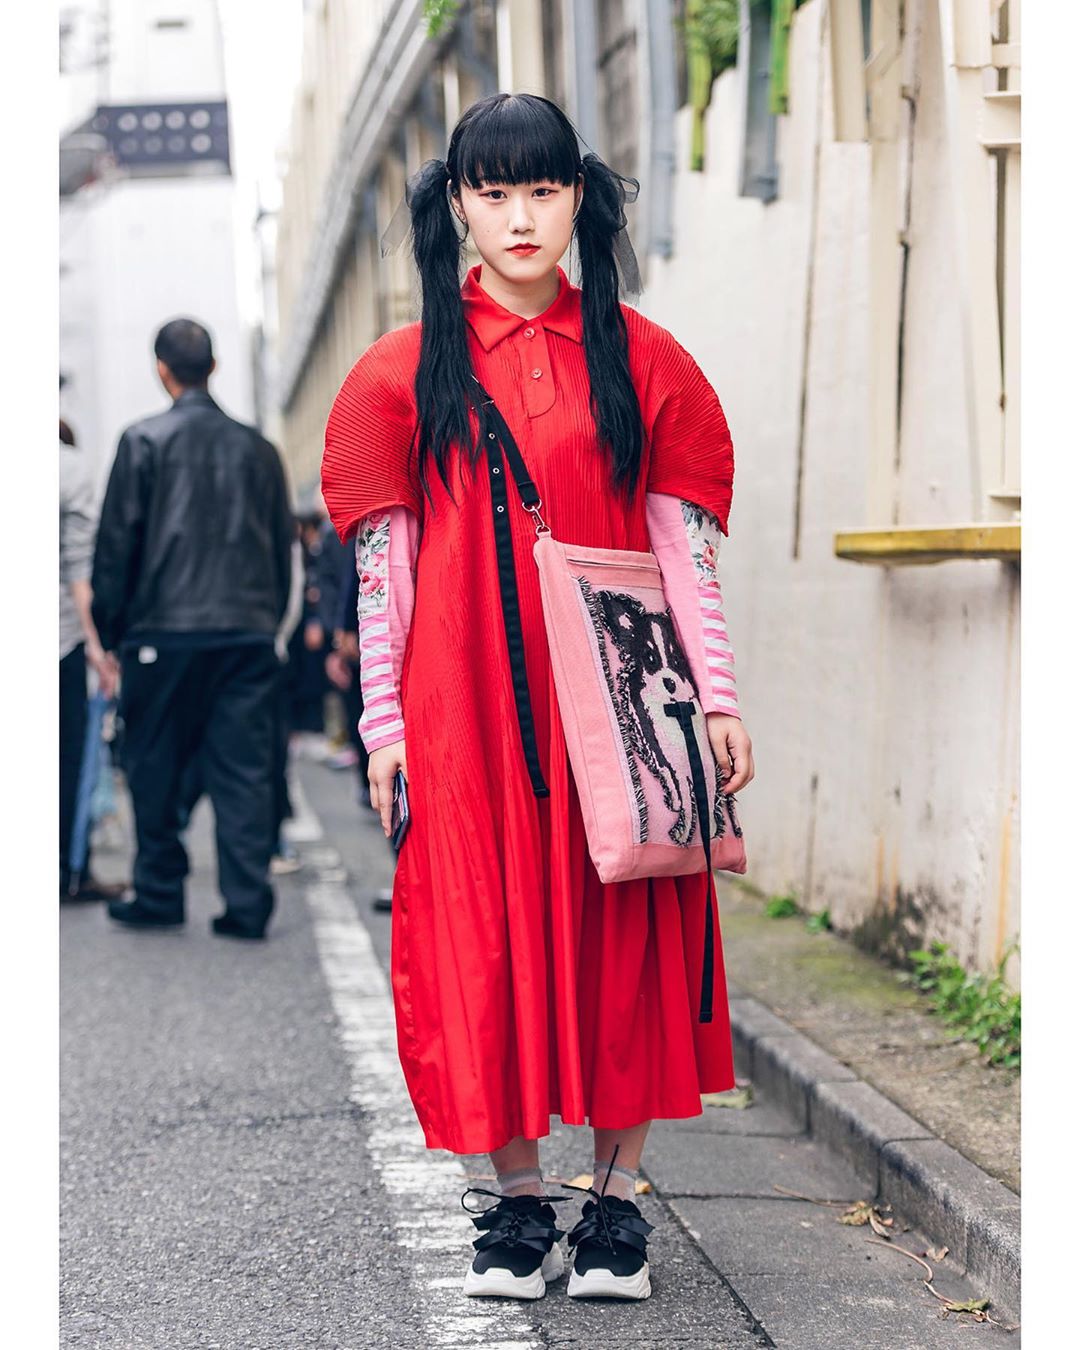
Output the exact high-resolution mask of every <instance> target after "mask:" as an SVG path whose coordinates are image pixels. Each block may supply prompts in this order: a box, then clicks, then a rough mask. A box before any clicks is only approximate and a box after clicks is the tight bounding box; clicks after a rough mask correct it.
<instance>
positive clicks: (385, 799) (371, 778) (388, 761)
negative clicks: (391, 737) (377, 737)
mask: <svg viewBox="0 0 1080 1350" xmlns="http://www.w3.org/2000/svg"><path fill="white" fill-rule="evenodd" d="M399 769H400V770H401V772H402V773H403V774H404V775H405V781H406V782H408V780H409V770H408V768H407V767H406V764H405V742H404V740H400V741H392V742H391V744H390V745H382V746H380V747H379V748H378V750H372V752H371V754H370V755H369V756H368V771H367V776H368V787H369V788H370V791H371V805H372V808H373V809H374V810H376V811H378V813H379V817H380V819H381V820H382V827H383V834H385V835H386V837H387V838H388V839H389V837H390V817H391V813H392V811H393V809H394V777H395V775H396V774H397V771H398V770H399Z"/></svg>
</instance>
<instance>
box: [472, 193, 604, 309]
mask: <svg viewBox="0 0 1080 1350" xmlns="http://www.w3.org/2000/svg"><path fill="white" fill-rule="evenodd" d="M581 191H582V189H581V184H580V181H579V183H578V184H577V185H576V186H573V187H567V186H565V185H564V184H562V183H554V182H551V181H550V180H546V179H545V180H544V181H542V182H538V183H504V184H499V183H483V184H481V186H480V187H479V188H471V187H469V186H468V185H467V184H465V183H463V184H462V185H461V196H460V198H455V199H454V210H455V212H456V213H457V216H458V219H459V220H461V221H462V222H464V223H465V224H467V225H468V227H469V233H470V234H471V235H472V237H473V239H474V241H475V243H476V247H477V250H478V252H479V254H480V257H481V258H482V259H483V261H484V264H485V265H486V266H487V267H489V268H491V270H492V271H494V272H496V273H497V274H498V275H499V276H500V277H502V278H504V279H505V280H506V281H507V282H510V283H512V284H517V285H521V284H522V283H528V282H532V281H537V280H539V279H540V278H541V277H544V276H547V275H548V273H550V272H551V271H553V270H554V268H555V266H556V264H557V263H558V261H559V259H560V258H561V257H562V256H563V254H564V253H565V252H566V250H567V249H568V248H569V246H570V236H571V235H572V234H573V230H574V213H575V211H576V210H577V206H578V203H579V202H580V200H581Z"/></svg>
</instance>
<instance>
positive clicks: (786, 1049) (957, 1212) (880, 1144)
mask: <svg viewBox="0 0 1080 1350" xmlns="http://www.w3.org/2000/svg"><path fill="white" fill-rule="evenodd" d="M729 1006H730V1009H731V1035H732V1041H733V1043H734V1048H735V1063H736V1066H737V1068H738V1071H739V1073H740V1074H743V1075H745V1076H746V1077H748V1078H750V1079H751V1080H752V1082H753V1083H754V1085H755V1087H760V1088H761V1089H762V1090H763V1091H764V1092H765V1093H766V1095H767V1096H768V1097H770V1098H771V1099H772V1100H773V1101H775V1102H776V1103H777V1104H778V1105H779V1106H780V1107H781V1108H782V1109H784V1110H786V1111H787V1112H788V1113H789V1114H790V1115H791V1116H793V1117H794V1119H795V1120H796V1122H797V1123H798V1124H799V1126H800V1128H801V1129H802V1130H803V1131H805V1133H807V1134H808V1135H809V1136H810V1137H811V1138H813V1139H816V1140H818V1141H819V1142H820V1143H823V1144H825V1145H826V1147H828V1148H829V1149H831V1150H832V1151H833V1152H834V1153H837V1154H839V1156H840V1157H842V1158H843V1159H844V1160H845V1161H846V1162H847V1163H848V1164H849V1165H850V1166H851V1167H853V1168H854V1170H855V1172H856V1173H857V1174H858V1176H859V1177H860V1179H861V1180H863V1181H865V1182H866V1183H867V1185H868V1186H872V1187H873V1188H874V1194H875V1197H876V1199H877V1200H878V1201H880V1202H887V1203H889V1204H891V1205H892V1207H893V1209H894V1211H895V1212H896V1214H897V1216H898V1217H899V1218H900V1219H901V1220H902V1221H903V1222H904V1223H909V1224H911V1225H913V1226H916V1227H918V1228H921V1229H922V1230H923V1231H924V1232H925V1233H926V1234H927V1236H928V1237H931V1238H932V1239H933V1240H934V1241H935V1242H938V1243H942V1244H944V1245H945V1246H947V1247H948V1248H949V1255H950V1256H951V1257H952V1258H953V1259H954V1260H955V1261H956V1262H957V1263H958V1264H959V1265H961V1266H962V1267H963V1268H964V1269H965V1270H966V1272H967V1273H968V1275H970V1276H971V1278H972V1279H973V1280H975V1281H976V1282H977V1283H978V1285H979V1287H980V1293H982V1294H984V1295H985V1296H986V1297H987V1298H990V1299H992V1300H993V1301H994V1303H996V1304H998V1305H999V1306H1000V1307H1001V1308H1003V1309H1005V1310H1006V1311H1007V1312H1008V1313H1010V1314H1011V1315H1017V1314H1018V1313H1019V1311H1020V1197H1019V1196H1018V1195H1015V1194H1014V1193H1013V1192H1012V1191H1010V1190H1009V1188H1008V1187H1007V1186H1004V1185H1002V1183H1001V1182H1000V1181H997V1180H995V1178H993V1177H991V1176H988V1175H987V1174H986V1173H985V1172H984V1171H983V1170H982V1168H980V1167H976V1165H975V1164H974V1163H973V1162H970V1161H969V1160H968V1159H967V1158H965V1157H964V1156H963V1154H961V1153H958V1152H957V1151H956V1149H954V1148H952V1147H950V1146H949V1145H948V1144H946V1143H944V1142H943V1141H942V1140H940V1139H938V1138H937V1137H936V1136H935V1135H934V1134H933V1133H932V1132H931V1131H930V1130H928V1129H927V1128H926V1127H925V1126H924V1125H921V1124H920V1123H919V1122H918V1121H917V1120H915V1119H914V1118H913V1117H911V1116H909V1115H908V1114H907V1113H906V1112H905V1111H902V1110H901V1109H900V1108H899V1107H898V1106H897V1105H896V1104H895V1103H894V1102H891V1101H890V1100H889V1099H888V1097H886V1096H884V1095H883V1094H882V1093H880V1092H878V1090H877V1089H876V1088H873V1087H871V1086H870V1084H869V1083H865V1082H863V1081H862V1079H860V1078H859V1076H858V1075H857V1074H856V1073H855V1072H853V1070H851V1069H849V1068H848V1067H847V1066H846V1065H845V1064H842V1063H841V1062H840V1061H839V1060H838V1059H835V1058H834V1057H833V1056H832V1055H830V1054H828V1053H827V1052H826V1051H824V1050H822V1048H821V1047H820V1046H819V1045H816V1044H815V1043H814V1042H813V1041H812V1040H810V1038H809V1037H808V1036H804V1035H803V1034H802V1032H799V1031H796V1030H795V1028H794V1027H792V1026H791V1025H790V1024H789V1023H788V1022H785V1021H784V1020H783V1018H781V1017H777V1016H776V1014H775V1013H772V1012H770V1011H769V1009H768V1008H766V1007H765V1005H764V1004H762V1003H759V1002H758V1001H757V999H755V998H748V997H744V996H742V995H739V996H733V997H732V998H731V1000H730V1005H729Z"/></svg>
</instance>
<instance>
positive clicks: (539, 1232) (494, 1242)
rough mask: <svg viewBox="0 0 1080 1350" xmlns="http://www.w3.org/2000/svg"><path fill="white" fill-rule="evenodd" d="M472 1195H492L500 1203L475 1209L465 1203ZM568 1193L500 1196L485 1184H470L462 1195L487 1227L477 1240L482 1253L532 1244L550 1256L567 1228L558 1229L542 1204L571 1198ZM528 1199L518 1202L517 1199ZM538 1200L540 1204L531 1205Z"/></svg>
mask: <svg viewBox="0 0 1080 1350" xmlns="http://www.w3.org/2000/svg"><path fill="white" fill-rule="evenodd" d="M470 1195H488V1196H491V1198H492V1199H493V1200H495V1201H496V1202H497V1203H496V1204H494V1205H488V1206H487V1207H485V1208H483V1209H473V1208H471V1207H470V1206H469V1205H467V1204H466V1203H465V1201H466V1198H467V1197H468V1196H470ZM569 1199H570V1196H568V1195H500V1194H499V1193H498V1192H497V1191H489V1190H486V1189H485V1188H484V1187H483V1186H470V1187H469V1189H468V1190H467V1191H465V1193H464V1194H463V1195H462V1197H461V1207H462V1209H463V1210H464V1211H465V1213H466V1214H468V1215H469V1216H470V1217H471V1218H472V1221H473V1223H474V1224H475V1226H476V1227H477V1228H479V1229H482V1230H483V1229H486V1230H487V1231H486V1232H481V1235H480V1236H479V1237H478V1238H477V1239H476V1240H475V1241H474V1242H473V1246H474V1247H475V1248H476V1250H477V1251H478V1252H482V1251H485V1250H486V1249H487V1248H488V1247H494V1246H506V1247H517V1246H523V1247H532V1248H533V1250H534V1251H538V1252H540V1253H541V1254H542V1255H545V1256H546V1255H547V1253H548V1252H549V1251H550V1249H551V1248H552V1246H553V1245H554V1244H555V1243H556V1242H558V1241H559V1239H560V1238H561V1237H565V1235H566V1234H565V1230H564V1229H562V1228H556V1226H555V1225H554V1224H553V1223H552V1222H551V1221H550V1220H549V1219H548V1217H547V1216H546V1215H545V1214H543V1213H541V1212H540V1206H541V1205H560V1204H563V1203H565V1201H567V1200H569ZM515 1200H517V1201H524V1202H525V1203H524V1204H516V1205H515V1204H514V1203H513V1201H515ZM529 1201H535V1202H536V1204H535V1205H533V1204H530V1203H528V1202H529Z"/></svg>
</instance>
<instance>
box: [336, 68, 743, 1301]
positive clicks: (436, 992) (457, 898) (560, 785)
mask: <svg viewBox="0 0 1080 1350" xmlns="http://www.w3.org/2000/svg"><path fill="white" fill-rule="evenodd" d="M623 201H624V192H623V188H622V181H621V180H620V179H619V177H618V175H617V174H615V173H613V172H612V171H611V170H610V169H608V168H607V166H606V165H605V164H604V163H603V162H602V161H601V160H600V159H598V158H597V156H595V155H592V154H586V155H585V156H584V157H582V155H581V154H580V152H579V149H578V140H577V136H576V133H575V132H574V129H573V127H572V126H571V124H570V123H569V121H568V120H567V118H566V117H565V115H564V114H563V113H562V112H561V111H560V110H559V109H558V108H557V107H556V106H555V105H554V104H552V103H550V102H548V101H547V100H546V99H542V98H538V97H535V96H533V95H508V94H499V95H496V96H494V97H491V98H487V99H484V100H482V101H481V102H479V103H476V104H474V105H473V106H472V107H471V108H469V109H468V111H467V112H466V113H465V114H464V116H463V117H462V118H461V121H460V122H459V123H458V125H457V127H456V128H455V130H454V133H453V135H452V137H451V140H450V146H449V151H448V154H447V159H446V161H445V162H443V161H430V162H429V163H428V164H426V165H425V166H424V168H423V169H422V170H421V171H420V172H419V173H418V174H417V175H416V177H415V178H414V180H413V182H412V184H411V186H410V193H409V206H410V210H411V216H412V229H413V250H414V255H415V259H416V263H417V266H418V268H419V272H420V278H421V282H422V286H423V309H422V319H421V322H420V323H416V324H411V325H409V326H408V327H405V328H401V329H398V330H397V331H395V332H391V333H387V334H386V335H385V336H384V337H382V338H380V339H379V340H378V341H377V342H376V343H374V345H373V346H372V347H371V348H370V349H369V350H368V351H367V352H366V353H365V354H364V355H363V356H362V357H361V359H360V360H359V361H358V362H357V364H356V365H355V366H354V367H353V369H352V371H351V372H350V374H349V375H348V377H347V378H346V380H345V383H344V385H343V386H342V389H341V392H340V393H339V395H338V397H337V399H336V401H335V403H334V406H333V409H332V411H331V414H330V418H329V422H328V425H327V430H326V452H325V457H324V460H323V494H324V496H325V498H326V503H327V506H328V508H329V510H330V513H331V517H332V519H333V522H334V524H335V526H336V527H337V530H338V532H339V534H340V535H341V537H342V538H343V539H345V538H347V537H349V536H350V535H352V534H356V536H357V543H356V548H357V565H358V569H359V572H360V599H359V616H360V642H361V683H362V687H363V694H364V709H365V711H364V717H363V720H362V724H361V729H362V731H363V735H364V740H365V743H366V745H367V747H368V749H369V751H370V754H371V759H370V767H369V780H370V784H371V795H372V802H373V805H374V806H375V807H376V809H377V810H379V811H380V812H381V815H382V821H383V827H384V829H385V830H387V831H389V827H390V813H391V802H392V792H393V781H394V777H395V775H396V773H397V771H398V770H399V769H400V770H401V771H402V772H403V773H404V774H405V776H406V777H407V780H408V795H409V803H410V808H411V817H412V818H411V825H410V827H409V832H408V834H407V836H406V838H405V841H404V844H403V846H402V849H401V853H400V857H399V862H398V869H397V877H396V882H395V887H394V900H393V915H394V918H393V957H392V967H393V969H392V977H393V989H394V999H395V1006H396V1013H397V1026H398V1045H399V1051H400V1055H401V1061H402V1066H403V1068H404V1071H405V1077H406V1080H407V1082H408V1087H409V1091H410V1094H411V1096H412V1100H413V1104H414V1106H415V1108H416V1113H417V1116H418V1118H419V1121H420V1124H421V1126H422V1127H423V1130H424V1134H425V1137H426V1141H427V1144H428V1146H429V1147H431V1148H444V1149H450V1150H452V1151H453V1152H455V1153H490V1155H491V1160H492V1163H493V1165H494V1169H495V1173H496V1175H497V1177H498V1182H499V1198H498V1203H497V1204H495V1205H494V1206H492V1207H491V1208H489V1209H487V1210H485V1211H484V1212H483V1213H481V1214H480V1215H478V1217H477V1218H476V1219H475V1220H474V1222H475V1223H476V1225H477V1227H478V1228H480V1229H481V1236H480V1237H479V1238H478V1239H477V1241H476V1242H475V1243H474V1246H475V1247H476V1248H477V1252H476V1256H475V1258H474V1260H473V1262H472V1265H471V1267H470V1269H469V1271H468V1273H467V1276H466V1281H465V1290H466V1292H467V1293H470V1294H495V1295H509V1296H512V1297H518V1298H538V1297H540V1296H541V1295H542V1294H543V1293H544V1290H545V1281H547V1280H551V1279H553V1278H555V1276H556V1275H558V1274H559V1273H560V1272H561V1270H562V1267H563V1258H562V1255H561V1250H560V1248H559V1245H558V1238H559V1237H560V1236H561V1233H560V1230H559V1229H558V1228H557V1227H556V1219H555V1211H554V1209H553V1207H552V1205H551V1204H550V1203H549V1199H550V1198H549V1197H546V1196H545V1192H544V1186H543V1181H542V1176H541V1172H540V1164H539V1151H538V1150H539V1145H538V1140H539V1139H540V1138H541V1137H542V1136H543V1135H546V1134H547V1133H548V1131H549V1120H550V1117H551V1115H552V1114H556V1115H559V1116H561V1118H562V1119H563V1120H564V1121H566V1122H568V1123H573V1124H582V1123H585V1122H586V1121H588V1123H589V1124H590V1125H591V1126H592V1131H593V1140H594V1161H595V1179H594V1185H593V1188H592V1191H591V1198H590V1199H588V1200H586V1202H585V1204H584V1209H583V1213H582V1218H581V1220H580V1222H578V1223H577V1224H576V1225H575V1226H574V1227H573V1230H572V1231H571V1233H570V1247H571V1250H572V1252H573V1256H574V1264H573V1269H572V1271H571V1276H570V1283H569V1293H570V1294H571V1295H573V1296H582V1295H586V1296H587V1295H592V1294H603V1295H614V1296H619V1297H624V1298H645V1297H647V1296H648V1294H649V1292H650V1287H649V1267H648V1261H647V1259H646V1238H647V1236H648V1233H649V1232H650V1231H651V1229H650V1225H649V1224H647V1223H646V1222H645V1220H644V1219H643V1218H642V1216H641V1214H640V1211H639V1210H638V1208H637V1206H636V1204H635V1203H634V1198H633V1197H634V1194H635V1187H634V1183H635V1179H636V1176H637V1169H638V1166H639V1163H640V1160H641V1154H642V1149H643V1146H644V1143H645V1137H646V1134H647V1133H648V1129H649V1123H650V1121H652V1120H654V1119H656V1118H674V1117H688V1116H695V1115H698V1114H700V1112H701V1100H700V1097H701V1093H703V1092H717V1091H723V1090H724V1089H727V1088H730V1087H731V1086H732V1085H733V1082H734V1077H733V1072H732V1060H731V1039H730V1028H729V1024H728V1017H727V1001H726V990H725V984H724V973H723V961H722V959H717V960H716V963H715V976H714V986H713V996H714V1004H715V1007H716V1010H717V1012H716V1015H715V1018H714V1020H713V1021H712V1022H709V1023H701V1022H699V1021H698V1020H697V1015H698V1003H697V995H698V991H699V988H700V985H701V980H702V969H703V950H704V930H705V903H706V902H705V896H706V886H707V878H706V876H705V874H704V873H701V874H698V875H695V876H685V877H674V878H673V877H664V878H653V879H650V880H643V881H630V882H624V883H620V884H616V885H602V884H601V882H600V880H599V877H598V875H597V873H596V871H595V868H594V867H593V865H592V863H591V861H590V858H589V853H588V848H587V845H586V840H585V835H584V827H583V823H582V815H581V810H580V807H579V804H578V798H577V793H576V789H575V785H574V781H573V777H572V775H571V773H570V770H569V766H568V761H567V753H566V743H565V741H564V738H563V729H562V723H561V721H560V717H559V710H558V704H557V701H556V696H555V690H554V684H553V682H552V675H551V665H550V661H549V656H548V647H547V639H546V636H545V630H544V622H543V615H542V610H541V603H540V593H539V586H538V582H537V572H536V568H535V566H534V564H533V561H532V545H533V542H534V538H535V536H534V532H533V529H532V527H531V522H530V520H529V519H528V517H527V516H526V515H525V513H524V512H518V511H514V512H513V519H512V528H513V551H514V565H515V570H516V574H517V581H518V588H519V593H520V609H521V625H522V629H523V633H524V646H525V651H524V662H525V668H526V670H527V677H528V688H529V694H530V697H531V703H532V711H533V717H534V721H535V740H536V744H537V747H538V752H539V757H540V766H541V769H542V772H543V776H544V780H545V782H546V783H547V785H548V786H549V788H550V795H548V796H546V797H543V796H539V797H538V796H535V795H534V793H533V791H532V789H531V786H530V778H529V773H528V770H527V767H526V763H525V758H524V756H523V753H522V740H521V735H520V732H519V725H518V718H517V715H516V712H515V701H514V690H513V687H512V677H511V667H510V661H509V657H508V649H507V638H506V635H505V631H504V628H503V623H502V618H501V614H500V608H499V606H500V599H499V594H500V593H499V572H498V567H497V562H496V553H495V542H494V536H493V529H492V500H491V492H490V488H489V485H488V481H489V480H488V477H487V471H486V467H485V466H484V465H483V463H481V466H480V468H479V469H478V468H477V462H478V458H479V456H480V455H481V453H482V452H481V451H480V448H479V446H478V444H477V442H478V429H477V428H478V422H477V417H476V414H475V412H474V411H473V401H474V394H473V391H474V390H475V389H476V387H477V385H476V380H478V381H479V382H480V385H482V386H483V388H484V389H485V390H486V391H487V392H488V394H489V395H490V396H491V397H492V398H493V399H494V400H495V402H496V404H497V406H498V408H499V410H500V411H501V413H502V415H503V417H504V418H505V419H506V421H507V423H508V424H509V426H510V428H511V429H512V432H513V435H514V437H515V439H516V440H517V443H518V445H519V446H520V448H521V452H522V455H523V456H524V459H525V462H526V464H527V465H528V467H529V469H530V471H531V475H532V477H533V478H534V479H535V480H536V482H537V484H538V487H539V490H540V492H541V493H542V496H543V504H544V514H545V516H546V519H547V522H548V524H549V525H550V527H551V529H552V531H553V533H554V535H555V537H556V538H558V539H560V540H563V541H566V542H571V543H577V544H581V545H587V546H595V547H603V548H615V549H634V550H647V549H650V548H651V549H652V550H653V551H654V552H655V553H656V555H657V557H658V559H659V561H660V565H661V570H662V572H663V576H664V587H665V594H666V597H667V599H668V601H669V604H670V607H671V610H672V613H673V615H674V617H675V622H676V625H677V628H678V631H679V633H680V636H681V638H682V641H683V645H684V647H685V648H686V652H687V657H688V659H689V661H690V664H691V666H692V669H693V671H694V675H695V682H696V683H697V685H698V689H699V694H700V697H701V701H702V705H703V707H704V708H705V710H706V712H707V714H708V730H709V739H710V742H711V745H712V748H713V751H714V754H715V756H716V759H717V762H718V764H720V765H721V766H723V767H724V770H725V772H726V773H727V775H728V777H727V779H726V783H725V790H726V791H728V792H732V793H733V792H736V791H738V790H739V789H740V788H741V787H742V786H743V785H744V784H746V783H748V782H749V781H750V779H751V778H752V777H753V760H752V757H751V747H750V739H749V737H748V736H747V734H746V731H745V730H744V728H743V726H742V723H741V721H740V718H739V712H738V703H737V699H736V692H735V683H734V674H733V666H732V656H731V649H730V646H729V644H728V641H727V633H726V631H725V625H724V618H723V613H722V609H721V595H720V588H719V584H718V582H717V577H716V552H717V547H718V545H719V541H720V536H721V534H726V533H727V514H728V508H729V505H730V501H731V485H732V473H733V457H732V447H731V438H730V435H729V433H728V428H727V424H726V421H725V418H724V414H723V411H722V410H721V407H720V404H719V402H718V400H717V397H716V394H715V393H714V392H713V390H712V389H711V388H710V386H709V384H708V383H707V381H706V380H705V377H704V376H703V375H702V373H701V371H700V370H699V369H698V367H697V365H696V364H695V363H694V361H693V359H692V358H691V357H690V356H689V355H688V353H687V352H686V351H684V350H683V348H682V347H680V346H679V344H678V343H677V342H676V341H675V339H674V338H673V337H672V336H671V335H670V334H669V333H668V332H666V331H665V330H664V329H663V328H661V327H659V326H658V325H657V324H655V323H652V322H650V321H649V320H648V319H646V318H644V317H643V316H642V315H641V314H639V313H638V312H637V311H636V310H633V309H629V308H625V307H623V306H621V305H620V303H619V298H618V269H617V266H616V247H617V245H619V246H620V247H621V242H622V241H621V240H620V235H621V232H622V230H623V227H624V225H625V217H624V215H623V210H622V207H623ZM467 235H468V236H471V237H472V239H473V240H474V242H475V245H476V248H477V250H478V252H479V254H480V258H481V262H480V265H479V266H477V267H474V268H473V269H472V270H471V271H469V273H468V275H467V277H466V279H465V283H464V285H463V286H462V284H461V274H460V270H459V263H460V259H461V253H462V248H463V241H464V238H465V237H466V236H467ZM571 238H574V239H576V243H577V250H578V258H579V262H580V273H581V288H580V290H579V289H577V288H576V287H574V286H572V285H570V283H569V282H568V280H567V278H566V275H565V274H564V273H563V271H562V270H561V269H560V267H559V266H558V263H559V260H560V259H561V258H562V257H563V256H564V254H565V253H566V250H567V249H568V247H569V245H570V242H571ZM474 376H475V379H474V378H473V377H474ZM511 505H516V503H515V502H514V501H513V496H512V495H511ZM616 1159H617V1161H616ZM466 1194H468V1193H466ZM560 1198H562V1199H564V1200H565V1199H567V1198H568V1197H565V1196H564V1197H560Z"/></svg>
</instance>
